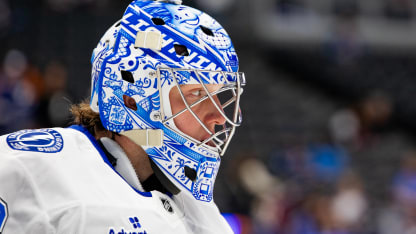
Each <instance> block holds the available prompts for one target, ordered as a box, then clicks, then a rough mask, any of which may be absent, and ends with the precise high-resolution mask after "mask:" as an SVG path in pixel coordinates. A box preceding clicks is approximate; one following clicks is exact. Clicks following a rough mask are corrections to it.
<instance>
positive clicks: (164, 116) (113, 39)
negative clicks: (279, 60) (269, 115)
mask: <svg viewBox="0 0 416 234" xmlns="http://www.w3.org/2000/svg"><path fill="white" fill-rule="evenodd" d="M91 76H92V82H91V85H92V91H91V103H90V105H91V108H92V109H93V110H94V111H96V112H99V113H100V118H101V121H102V124H103V126H104V127H105V128H106V129H108V130H110V131H114V132H118V133H120V134H123V135H126V136H128V137H130V139H132V140H133V141H135V142H136V143H137V144H139V145H141V146H142V147H143V148H144V149H145V151H146V152H147V154H148V155H149V157H150V158H151V159H152V161H153V163H154V165H156V166H157V167H158V168H159V169H160V171H162V172H163V174H164V175H165V176H166V177H167V178H168V179H169V180H170V181H171V182H172V183H173V184H174V186H176V187H177V189H178V190H180V191H186V192H189V193H191V194H192V195H193V197H194V198H195V199H196V200H199V201H204V202H210V201H211V200H212V191H213V186H214V182H215V177H216V175H217V172H218V168H219V165H220V161H221V160H220V156H222V155H223V154H224V152H225V150H226V148H227V146H228V144H229V142H230V140H231V138H232V136H233V134H234V131H235V128H236V127H237V126H239V125H240V123H241V112H240V108H239V101H240V95H241V93H242V91H243V90H242V87H243V86H244V85H245V78H244V74H243V73H240V72H238V59H237V55H236V53H235V50H234V47H233V45H232V42H231V40H230V37H229V36H228V34H227V32H226V31H225V30H224V28H222V27H221V25H220V24H219V23H218V22H217V21H215V20H214V19H213V18H211V17H210V16H208V15H207V14H205V13H203V12H201V11H199V10H196V9H193V8H191V7H187V6H183V5H177V4H173V3H166V2H156V1H145V0H141V1H133V2H132V3H131V4H130V5H129V6H128V8H127V10H126V12H125V13H124V15H123V17H122V19H121V20H120V21H119V22H117V23H116V24H114V25H113V26H112V27H111V28H110V29H109V30H108V31H107V32H106V33H105V35H104V36H103V37H102V38H101V40H100V42H99V44H98V45H97V47H96V48H95V49H94V52H93V56H92V75H91ZM186 85H199V86H200V87H201V92H202V93H203V94H204V95H202V96H201V98H199V99H198V100H194V101H192V102H189V100H188V99H187V98H186V95H185V94H184V93H183V91H182V90H183V88H184V87H186ZM212 85H215V87H217V88H215V89H212V88H210V87H211V86H212ZM172 89H175V90H176V91H177V92H178V93H179V95H180V97H181V98H182V99H181V100H182V101H183V106H184V108H183V110H181V111H175V113H173V111H172V107H171V100H170V96H169V94H170V92H171V91H172ZM198 94H199V93H198ZM131 99H133V100H134V106H133V107H132V106H126V100H131ZM188 102H189V103H188ZM204 102H212V105H213V107H214V108H215V110H216V111H217V112H218V114H219V115H221V118H222V119H223V120H224V122H223V123H221V124H220V125H218V126H216V127H215V129H214V128H212V127H209V126H207V124H206V123H205V122H204V120H203V119H201V118H200V117H199V116H198V113H196V112H195V109H196V108H197V106H198V105H201V103H204ZM185 114H188V115H189V114H191V116H193V117H194V118H195V120H196V123H198V124H199V125H200V126H199V127H200V128H201V129H202V132H203V135H204V136H206V137H203V138H198V137H195V136H191V135H189V134H186V133H184V131H183V129H181V128H180V127H178V126H177V124H176V123H177V122H176V121H177V119H178V118H181V116H182V115H185ZM175 122H176V123H175Z"/></svg>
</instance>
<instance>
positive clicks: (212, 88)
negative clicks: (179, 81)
mask: <svg viewBox="0 0 416 234" xmlns="http://www.w3.org/2000/svg"><path fill="white" fill-rule="evenodd" d="M222 86H223V85H221V84H209V85H205V87H206V88H207V90H208V91H209V93H215V92H216V91H217V90H219V89H220V88H221V87H222ZM180 89H181V91H182V94H183V97H184V98H185V100H186V102H187V103H188V105H191V104H193V103H196V102H198V101H199V100H201V99H202V98H204V97H206V96H207V92H206V90H205V89H204V88H203V86H202V85H200V84H187V85H180ZM183 97H182V95H181V93H180V91H179V89H178V88H177V87H173V88H172V89H171V91H170V93H169V99H170V104H171V109H172V114H173V115H175V114H177V113H179V112H181V111H183V110H184V109H186V104H185V102H184V100H183ZM212 97H213V100H214V101H215V102H216V104H217V105H218V106H221V104H220V101H219V99H218V97H217V96H216V95H213V96H212ZM191 110H192V112H193V113H191V111H184V112H182V113H181V114H179V115H178V116H177V117H175V118H174V122H175V125H176V127H177V128H178V129H179V130H180V131H182V132H183V133H185V134H186V135H188V136H190V137H192V138H194V139H195V140H197V141H200V142H203V141H204V140H206V139H208V138H209V137H210V136H211V134H212V133H214V132H215V126H219V125H224V124H225V122H226V120H225V118H224V116H223V115H222V114H221V113H220V112H219V111H218V109H217V108H216V107H215V104H214V103H213V102H212V100H211V99H209V98H207V99H205V100H204V101H202V102H200V103H199V104H197V105H195V106H193V107H191ZM194 115H196V117H198V118H199V120H200V121H201V122H202V123H203V124H204V125H205V127H206V128H204V127H203V126H202V125H201V123H200V122H199V121H198V120H197V118H195V116H194ZM207 129H208V130H209V132H208V131H207ZM208 145H211V144H210V143H208Z"/></svg>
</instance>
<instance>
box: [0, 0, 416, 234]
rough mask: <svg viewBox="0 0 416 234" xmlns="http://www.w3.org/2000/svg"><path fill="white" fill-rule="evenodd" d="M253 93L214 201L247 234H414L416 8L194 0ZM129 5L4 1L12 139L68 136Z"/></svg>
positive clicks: (2, 59)
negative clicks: (97, 59) (100, 51)
mask: <svg viewBox="0 0 416 234" xmlns="http://www.w3.org/2000/svg"><path fill="white" fill-rule="evenodd" d="M183 2H184V4H186V5H190V6H194V7H197V8H199V9H201V10H204V11H206V12H208V13H209V14H210V15H212V16H214V18H216V19H217V20H218V21H219V22H221V24H222V25H223V26H224V27H225V28H226V29H227V31H228V32H229V34H230V35H231V37H232V38H233V42H234V44H235V47H236V50H237V52H238V55H239V58H240V70H241V71H243V72H245V73H246V77H247V81H248V85H247V86H246V88H245V91H244V95H243V97H242V103H241V105H242V110H243V113H244V124H243V126H242V127H240V128H239V129H238V130H237V134H236V136H235V138H234V139H233V142H232V144H231V146H230V148H229V151H228V153H226V155H225V156H224V157H223V165H222V169H221V170H220V174H219V175H218V177H217V183H216V190H215V201H216V203H217V204H218V206H219V207H220V209H221V211H222V212H224V213H225V214H224V215H225V216H226V217H227V220H228V221H229V222H230V223H231V224H232V225H233V227H234V228H235V230H236V232H239V233H266V234H267V233H288V234H292V233H293V234H304V233H326V234H329V233H331V234H332V233H337V234H338V233H339V234H341V233H342V234H347V233H373V234H376V233H380V234H401V233H403V234H411V233H416V141H415V140H416V138H415V136H416V135H415V132H416V121H414V120H415V117H416V104H414V98H415V97H416V79H415V75H416V66H415V65H416V64H415V62H416V60H415V58H416V1H414V0H365V1H359V0H256V1H252V0H193V1H191V0H184V1H183ZM128 4H129V1H128V0H38V1H31V0H0V43H1V45H2V46H0V113H1V116H0V134H5V133H8V132H12V131H16V130H19V129H23V128H40V127H52V126H63V127H64V126H68V125H69V122H70V115H69V112H68V108H69V105H70V104H72V103H77V102H80V101H82V100H83V99H85V98H87V97H88V96H89V92H90V89H89V88H90V87H89V86H90V71H91V67H90V57H91V52H92V49H93V48H94V47H95V45H96V43H97V42H98V40H99V39H100V37H101V36H102V34H103V33H104V32H105V31H106V30H107V28H108V27H109V26H111V25H112V24H113V23H114V22H115V21H116V20H118V19H119V18H120V17H121V15H122V13H123V11H124V10H125V8H126V6H127V5H128Z"/></svg>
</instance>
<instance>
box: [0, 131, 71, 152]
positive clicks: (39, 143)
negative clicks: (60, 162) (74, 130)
mask: <svg viewBox="0 0 416 234" xmlns="http://www.w3.org/2000/svg"><path fill="white" fill-rule="evenodd" d="M7 144H8V145H9V146H10V148H12V149H14V150H21V151H36V152H44V153H56V152H59V151H61V150H62V148H63V138H62V135H61V134H60V133H59V132H57V131H56V130H53V129H37V130H22V131H19V132H16V133H12V134H10V135H9V136H7Z"/></svg>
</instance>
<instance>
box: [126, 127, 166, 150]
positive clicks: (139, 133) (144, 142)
mask: <svg viewBox="0 0 416 234" xmlns="http://www.w3.org/2000/svg"><path fill="white" fill-rule="evenodd" d="M120 134H121V135H123V136H126V137H128V138H129V139H130V140H132V141H133V142H134V143H136V144H138V145H140V146H145V147H146V146H148V147H160V146H162V145H163V131H162V129H134V130H129V131H124V132H120Z"/></svg>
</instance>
